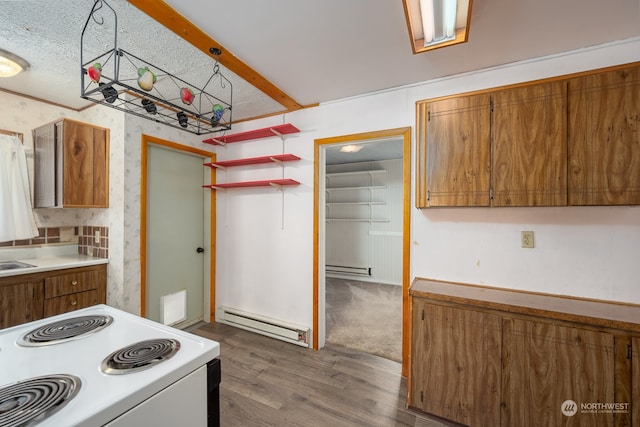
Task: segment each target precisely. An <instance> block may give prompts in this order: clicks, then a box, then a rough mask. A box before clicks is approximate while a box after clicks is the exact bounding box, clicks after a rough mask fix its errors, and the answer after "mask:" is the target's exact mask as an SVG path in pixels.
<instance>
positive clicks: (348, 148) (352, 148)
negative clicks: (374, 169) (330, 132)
mask: <svg viewBox="0 0 640 427" xmlns="http://www.w3.org/2000/svg"><path fill="white" fill-rule="evenodd" d="M360 150H362V145H343V146H342V148H340V151H341V152H343V153H357V152H358V151H360Z"/></svg>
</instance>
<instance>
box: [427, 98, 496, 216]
mask: <svg viewBox="0 0 640 427" xmlns="http://www.w3.org/2000/svg"><path fill="white" fill-rule="evenodd" d="M418 122H419V126H418V129H417V131H418V132H419V134H418V153H417V157H418V164H417V167H418V173H417V176H418V179H424V181H425V182H424V185H423V184H422V183H420V182H419V183H418V185H417V188H418V191H420V192H426V195H425V194H418V195H417V199H416V200H417V205H418V207H427V206H489V203H490V199H489V185H490V150H491V139H490V136H491V135H490V126H491V105H490V97H489V95H488V94H483V95H473V96H463V97H458V98H450V99H444V100H440V101H432V102H428V103H426V104H422V105H418Z"/></svg>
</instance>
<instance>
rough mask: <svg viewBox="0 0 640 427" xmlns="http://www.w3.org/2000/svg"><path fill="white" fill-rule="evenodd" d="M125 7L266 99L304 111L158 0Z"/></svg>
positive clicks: (132, 0)
mask: <svg viewBox="0 0 640 427" xmlns="http://www.w3.org/2000/svg"><path fill="white" fill-rule="evenodd" d="M128 1H129V3H131V4H132V5H134V6H135V7H137V8H138V9H140V10H141V11H142V12H144V13H146V14H147V15H149V16H150V17H151V18H153V19H155V20H156V21H158V22H159V23H160V24H162V25H164V26H165V27H167V28H168V29H169V30H171V31H173V32H174V33H176V34H177V35H178V36H180V37H182V38H183V39H185V40H186V41H188V42H189V43H191V44H192V45H193V46H195V47H197V48H198V49H200V50H201V51H202V52H204V53H205V54H207V55H209V56H211V57H213V58H214V59H215V60H217V61H218V62H219V63H220V64H222V65H224V66H225V67H226V68H228V69H229V70H230V71H232V72H234V73H235V74H237V75H238V76H239V77H241V78H242V79H244V80H246V81H247V82H248V83H249V84H251V85H252V86H255V87H256V88H257V89H259V90H261V91H262V92H264V93H265V94H266V95H267V96H269V97H271V98H272V99H274V100H275V101H276V102H278V103H280V104H281V105H283V106H284V107H285V108H286V109H287V110H288V111H294V110H299V109H301V108H304V107H303V106H302V105H300V104H299V103H297V102H296V101H295V100H294V99H293V98H291V97H290V96H289V95H287V94H286V93H284V92H283V91H282V90H280V89H279V88H278V87H277V86H275V85H274V84H273V83H271V82H270V81H268V80H267V79H265V78H264V77H262V76H261V75H260V74H259V73H258V72H256V71H255V70H254V69H253V68H251V67H249V66H248V65H247V64H245V63H244V62H242V61H241V60H240V59H239V58H238V57H236V56H235V55H234V54H233V53H231V52H229V51H228V50H227V49H225V48H224V46H222V45H221V44H220V43H219V42H217V41H216V40H214V39H213V38H211V37H210V36H209V35H208V34H206V33H205V32H204V31H202V30H201V29H200V28H198V27H197V26H195V25H194V24H193V23H192V22H191V21H189V20H188V19H187V18H185V17H184V16H182V15H180V14H179V13H178V12H176V10H175V9H173V8H172V7H171V6H169V5H168V4H167V3H165V2H164V1H162V0H128ZM212 47H216V48H218V49H220V50H221V51H222V53H221V54H220V55H219V56H215V55H213V54H211V52H210V51H209V49H210V48H212Z"/></svg>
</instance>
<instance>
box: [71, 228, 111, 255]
mask: <svg viewBox="0 0 640 427" xmlns="http://www.w3.org/2000/svg"><path fill="white" fill-rule="evenodd" d="M77 229H78V252H79V253H81V254H82V255H89V256H94V257H98V258H109V227H98V226H94V225H85V226H82V227H77Z"/></svg>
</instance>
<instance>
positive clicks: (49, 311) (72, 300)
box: [44, 290, 100, 317]
mask: <svg viewBox="0 0 640 427" xmlns="http://www.w3.org/2000/svg"><path fill="white" fill-rule="evenodd" d="M98 299H99V296H98V291H97V290H91V291H85V292H78V293H75V294H69V295H63V296H60V297H56V298H49V299H45V300H44V316H45V317H48V316H54V315H56V314H62V313H67V312H69V311H74V310H78V309H80V308H86V307H91V306H92V305H96V304H98V303H99V302H100V301H98Z"/></svg>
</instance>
